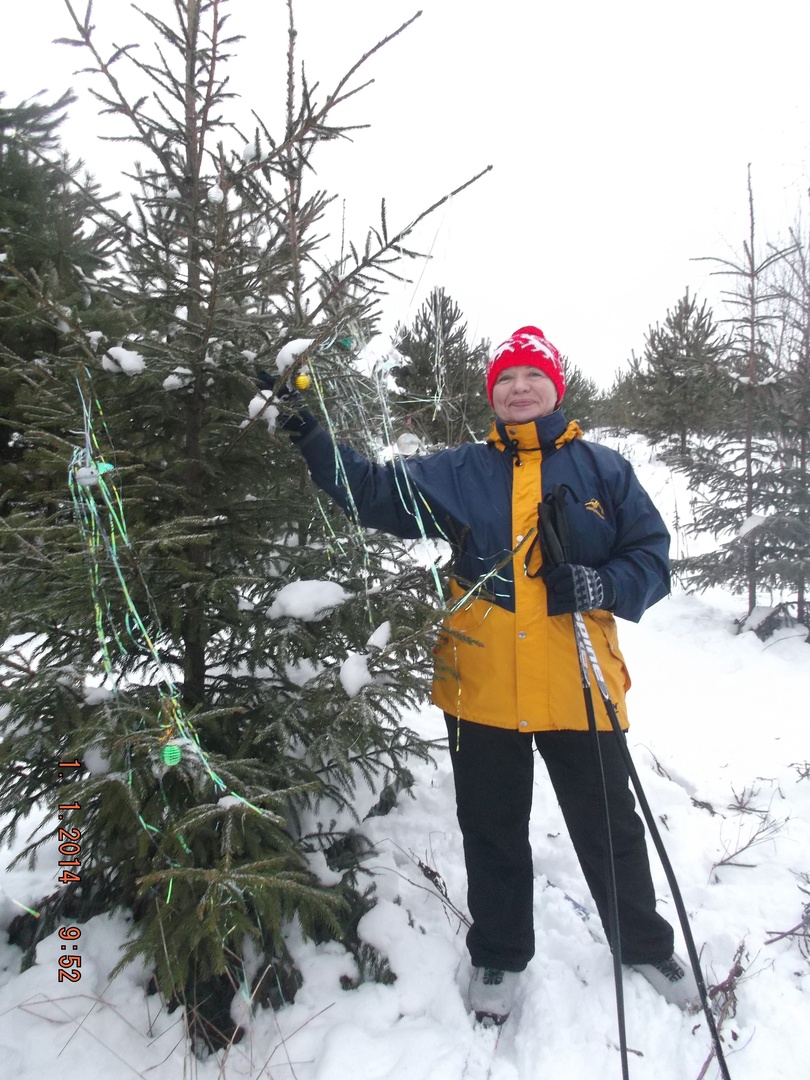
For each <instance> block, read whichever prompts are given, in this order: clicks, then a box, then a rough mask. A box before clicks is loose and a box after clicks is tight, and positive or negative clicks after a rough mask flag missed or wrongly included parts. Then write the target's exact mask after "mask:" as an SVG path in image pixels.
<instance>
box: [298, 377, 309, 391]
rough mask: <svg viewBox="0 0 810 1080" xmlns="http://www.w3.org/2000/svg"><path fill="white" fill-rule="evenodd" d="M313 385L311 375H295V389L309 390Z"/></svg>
mask: <svg viewBox="0 0 810 1080" xmlns="http://www.w3.org/2000/svg"><path fill="white" fill-rule="evenodd" d="M310 386H312V379H311V378H310V377H309V375H296V376H295V389H296V390H309V388H310Z"/></svg>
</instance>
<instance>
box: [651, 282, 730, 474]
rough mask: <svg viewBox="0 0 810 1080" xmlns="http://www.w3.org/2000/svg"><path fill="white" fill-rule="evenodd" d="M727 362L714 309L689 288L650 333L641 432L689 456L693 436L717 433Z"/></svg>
mask: <svg viewBox="0 0 810 1080" xmlns="http://www.w3.org/2000/svg"><path fill="white" fill-rule="evenodd" d="M724 360H725V342H724V341H723V340H722V338H721V336H720V333H719V330H718V327H717V325H716V323H715V322H714V319H713V317H712V313H711V311H710V310H709V308H708V307H707V305H706V303H705V301H704V303H702V304H701V305H700V306H698V302H697V300H696V299H695V297H694V296H690V295H689V290H688V289H687V290H686V292H685V293H684V295H683V296H682V297H681V299H680V300H679V301H678V303H677V304H676V305H675V307H674V308H671V309H670V310H668V311H667V314H666V318H665V319H664V324H663V326H661V325H656V326H651V327H650V329H649V330H648V331H647V337H646V341H645V344H644V353H643V356H642V361H641V362H642V369H643V378H642V384H641V386H640V387H639V389H640V391H641V398H640V406H641V417H642V421H641V422H642V426H641V428H640V430H641V431H642V432H643V434H645V435H647V436H648V437H649V438H650V439H651V440H652V441H653V442H660V441H661V440H663V439H667V438H674V439H675V440H676V445H677V447H678V450H679V451H680V453H681V454H685V453H686V451H687V440H688V437H689V435H690V434H697V435H705V434H707V433H709V432H711V431H713V430H715V429H716V426H717V411H718V407H719V406H720V401H719V398H720V388H721V387H722V386H723V382H724V380H723V378H722V374H721V372H722V370H723V367H724Z"/></svg>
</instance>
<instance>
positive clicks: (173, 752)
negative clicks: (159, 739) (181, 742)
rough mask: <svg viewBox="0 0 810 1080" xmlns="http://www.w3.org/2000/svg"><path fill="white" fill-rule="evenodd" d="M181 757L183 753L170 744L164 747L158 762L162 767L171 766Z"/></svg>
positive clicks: (177, 747)
mask: <svg viewBox="0 0 810 1080" xmlns="http://www.w3.org/2000/svg"><path fill="white" fill-rule="evenodd" d="M182 756H183V751H182V750H181V749H180V747H179V746H175V745H174V744H172V743H170V744H169V745H168V746H164V747H163V749H162V750H161V751H160V760H161V761H162V762H163V764H164V765H168V766H170V767H171V766H172V765H177V764H178V763H179V761H180V759H181V758H182Z"/></svg>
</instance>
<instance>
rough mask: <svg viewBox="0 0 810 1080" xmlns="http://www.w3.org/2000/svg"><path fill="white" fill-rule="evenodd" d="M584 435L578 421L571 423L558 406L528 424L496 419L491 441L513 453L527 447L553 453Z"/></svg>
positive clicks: (488, 440) (489, 436) (491, 432)
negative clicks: (551, 411)
mask: <svg viewBox="0 0 810 1080" xmlns="http://www.w3.org/2000/svg"><path fill="white" fill-rule="evenodd" d="M581 438H582V429H581V428H580V426H579V424H578V423H577V422H576V420H572V421H571V423H570V424H569V423H568V421H567V420H566V418H565V413H564V412H563V411H562V409H555V410H554V412H553V413H549V414H548V416H540V417H538V418H537V419H536V420H530V421H529V422H528V423H527V424H505V423H504V422H503V420H496V421H495V423H494V424H493V425H492V430H491V431H490V433H489V435H488V436H487V442H488V443H492V444H493V445H495V446H496V447H497V448H498V449H499V450H508V451H510V452H511V453H513V454H514V453H518V452H523V451H525V450H541V451H543V452H544V453H553V451H554V450H559V449H560V447H561V446H563V444H564V443H567V442H570V441H571V439H581Z"/></svg>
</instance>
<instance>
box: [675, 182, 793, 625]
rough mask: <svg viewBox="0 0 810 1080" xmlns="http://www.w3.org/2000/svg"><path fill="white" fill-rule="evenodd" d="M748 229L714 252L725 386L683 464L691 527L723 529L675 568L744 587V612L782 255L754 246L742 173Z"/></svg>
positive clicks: (754, 556)
mask: <svg viewBox="0 0 810 1080" xmlns="http://www.w3.org/2000/svg"><path fill="white" fill-rule="evenodd" d="M748 211H749V231H748V237H747V238H746V240H745V241H744V243H743V253H742V256H741V258H740V259H739V260H736V261H735V260H733V259H716V260H713V261H714V262H716V263H718V264H719V266H720V269H719V270H718V271H717V273H719V274H721V275H723V276H725V277H727V278H730V279H731V287H730V288H729V289H727V290H726V291H725V294H724V295H725V300H726V303H727V304H728V305H729V308H730V311H731V314H730V316H729V318H728V319H727V320H725V321H726V324H727V326H728V327H729V336H728V344H727V348H726V352H725V356H726V365H727V368H726V375H727V378H728V379H729V380H730V381H731V385H732V394H731V395H730V396H729V397H728V399H727V404H726V407H725V408H724V409H723V411H722V413H721V414H720V415H719V420H720V425H719V435H718V436H717V437H714V438H711V439H708V440H706V441H705V442H704V443H703V444H702V445H700V446H696V447H695V448H694V449H693V451H692V453H691V455H690V458H689V459H688V461H687V462H686V464H685V467H686V471H687V473H688V475H689V477H690V480H691V482H692V485H693V486H694V487H695V488H696V489H698V490H699V495H698V496H697V498H696V500H695V504H694V510H695V524H694V530H695V531H696V532H711V533H713V534H714V535H715V536H716V537H724V538H726V539H724V541H723V544H722V546H721V547H720V548H718V549H717V550H715V551H714V552H710V553H708V554H706V555H701V556H695V557H693V558H689V559H684V560H683V561H682V562H681V564H680V568H681V569H682V570H684V571H686V573H687V574H688V576H689V578H690V580H691V581H692V583H693V584H696V585H697V586H698V587H699V588H705V587H707V586H710V585H725V586H730V587H731V588H732V589H733V590H734V591H737V592H741V593H744V594H745V596H746V598H747V611H748V614H750V613H751V612H752V611H753V610H754V608H755V607H756V605H757V595H758V590H759V588H760V587H761V584H762V577H761V562H762V557H763V554H764V553H763V551H762V550H761V549H760V543H759V534H758V525H759V523H760V519H761V518H762V517H764V516H766V515H767V514H768V513H769V510H770V506H771V494H770V493H771V491H772V488H773V482H774V477H775V474H776V473H777V472H778V467H779V466H778V462H777V460H776V457H775V453H774V442H773V438H772V436H773V419H772V418H773V394H774V383H775V379H776V375H775V372H776V367H775V363H776V357H775V353H774V348H773V334H772V329H773V324H774V321H775V317H776V314H777V312H776V310H775V305H774V300H775V293H774V290H773V287H772V284H771V280H770V271H771V270H772V268H773V266H774V264H775V263H777V262H778V261H779V260H780V259H781V258H782V256H783V252H782V251H776V250H773V249H770V250H769V251H768V254H766V255H764V256H761V255H760V254H759V251H758V247H757V238H756V228H755V224H756V222H755V214H754V197H753V189H752V185H751V176H750V170H749V176H748Z"/></svg>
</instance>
